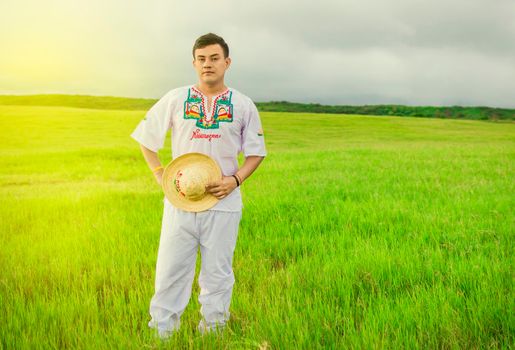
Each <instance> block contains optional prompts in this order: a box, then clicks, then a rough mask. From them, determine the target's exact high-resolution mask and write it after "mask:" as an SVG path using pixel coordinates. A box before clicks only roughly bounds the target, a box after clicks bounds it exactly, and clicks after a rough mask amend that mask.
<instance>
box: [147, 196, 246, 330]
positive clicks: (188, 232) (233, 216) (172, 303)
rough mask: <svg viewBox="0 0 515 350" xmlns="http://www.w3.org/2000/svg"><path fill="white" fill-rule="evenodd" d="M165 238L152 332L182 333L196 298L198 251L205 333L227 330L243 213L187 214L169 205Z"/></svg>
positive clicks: (159, 256)
mask: <svg viewBox="0 0 515 350" xmlns="http://www.w3.org/2000/svg"><path fill="white" fill-rule="evenodd" d="M164 203H165V204H164V211H163V222H162V227H161V238H160V242H159V250H158V254H157V264H156V279H155V293H154V295H153V297H152V300H151V301H150V315H151V317H152V319H151V320H150V321H149V323H148V326H149V327H150V328H154V329H156V330H157V331H159V335H169V334H170V333H172V332H173V331H175V330H178V329H179V327H180V318H181V315H182V313H183V312H184V309H185V308H186V306H187V305H188V302H189V300H190V297H191V287H192V283H193V279H194V277H195V265H196V260H197V252H198V247H199V245H200V252H201V263H202V264H201V271H200V275H199V278H198V283H199V286H200V289H201V290H200V295H199V297H198V300H199V302H200V304H201V308H200V313H201V315H202V319H201V320H200V322H199V325H198V329H199V331H201V332H202V333H204V332H205V331H212V330H215V329H217V328H218V329H219V328H223V327H224V326H225V324H226V322H227V321H228V320H229V317H230V312H229V306H230V303H231V296H232V289H233V285H234V281H235V279H234V273H233V271H232V258H233V254H234V248H235V246H236V239H237V236H238V227H239V223H240V220H241V214H242V213H241V211H239V212H223V211H214V210H213V211H211V210H208V211H203V212H199V213H191V212H186V211H183V210H181V209H178V208H176V207H174V206H173V205H171V204H170V202H169V201H168V200H167V199H166V198H165V199H164Z"/></svg>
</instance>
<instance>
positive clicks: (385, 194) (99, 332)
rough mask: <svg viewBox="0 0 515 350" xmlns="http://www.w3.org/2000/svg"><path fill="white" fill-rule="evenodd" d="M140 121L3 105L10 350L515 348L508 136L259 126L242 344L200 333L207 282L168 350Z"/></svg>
mask: <svg viewBox="0 0 515 350" xmlns="http://www.w3.org/2000/svg"><path fill="white" fill-rule="evenodd" d="M143 116H144V111H137V110H99V109H79V108H70V107H56V106H54V107H49V106H47V107H41V106H0V137H1V140H2V147H1V151H0V155H1V157H0V192H1V194H0V199H1V202H0V247H1V249H0V266H1V267H2V268H1V269H0V305H1V308H2V310H1V311H2V312H0V348H5V349H12V348H31V349H37V348H90V349H96V348H106V349H107V348H120V349H128V348H131V349H141V348H174V349H177V348H207V349H209V348H212V349H220V348H228V349H257V348H271V349H294V348H301V349H318V348H321V349H322V348H323V349H326V348H365V349H378V348H391V349H397V348H409V349H411V348H429V349H435V348H441V349H455V348H463V349H479V348H510V347H513V345H514V334H515V320H514V316H513V315H514V310H515V302H514V300H515V293H514V291H513V281H514V272H513V266H514V254H513V253H514V251H513V250H514V249H513V242H514V238H515V237H514V227H515V222H514V221H515V220H514V219H515V215H514V211H513V208H514V207H515V200H514V198H515V196H514V184H515V181H514V180H515V178H514V174H515V162H514V161H515V125H514V124H513V123H502V124H501V123H491V122H480V121H470V120H443V119H420V118H410V117H376V116H356V115H353V116H349V115H324V114H317V115H314V114H291V113H271V112H263V113H262V121H263V125H264V130H265V139H266V142H267V148H268V152H269V156H268V157H267V158H266V159H265V161H264V162H263V163H262V165H261V167H260V168H259V169H258V170H257V172H256V173H255V174H254V175H253V176H252V177H251V178H250V179H248V180H247V181H246V182H245V184H244V185H243V188H242V192H243V196H244V205H245V208H244V213H243V219H242V222H241V226H240V232H239V238H238V243H237V247H236V252H235V257H234V264H233V267H234V271H235V276H236V284H235V287H234V292H233V299H232V304H231V321H230V323H229V328H228V329H227V330H226V331H225V333H224V335H223V336H220V337H215V336H208V337H204V338H202V337H201V336H200V335H199V334H198V333H197V332H196V329H195V327H196V325H197V323H198V320H199V317H200V314H199V303H198V301H197V297H198V293H199V289H198V285H197V282H195V283H194V289H193V295H192V299H191V301H190V304H189V305H188V307H187V309H186V311H185V313H184V314H183V316H182V319H181V330H180V332H179V333H178V334H176V335H175V336H174V337H173V338H172V339H171V341H170V342H169V343H160V342H159V341H157V340H155V339H154V338H153V334H152V332H151V331H150V330H149V329H148V328H147V322H148V320H149V315H148V306H149V302H150V298H151V297H152V294H153V285H154V280H153V278H154V271H155V270H154V269H155V261H156V257H157V248H158V244H159V234H160V226H161V216H162V210H163V194H162V192H161V189H160V188H159V186H158V185H157V184H156V183H155V180H154V179H153V176H152V175H151V173H150V171H149V169H148V167H147V166H146V164H145V162H144V160H143V157H142V155H141V153H140V151H139V148H138V145H137V144H136V142H135V141H134V140H132V139H131V138H130V137H129V134H130V133H131V132H132V130H133V129H134V128H135V126H136V124H137V123H138V122H139V120H140V119H141V118H143ZM169 147H170V139H169V138H168V139H167V142H166V147H165V149H163V150H161V151H160V158H161V160H162V162H163V163H165V164H166V163H168V162H169V161H170V158H171V154H170V149H169ZM240 160H241V159H240ZM199 263H200V260H197V276H198V272H199V271H198V269H199ZM197 276H196V277H195V278H197Z"/></svg>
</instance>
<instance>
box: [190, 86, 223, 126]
mask: <svg viewBox="0 0 515 350" xmlns="http://www.w3.org/2000/svg"><path fill="white" fill-rule="evenodd" d="M191 90H192V89H188V98H187V99H186V101H184V119H196V120H197V122H196V123H195V125H196V126H197V127H199V128H202V129H218V128H219V127H220V123H221V122H228V123H232V120H233V115H232V110H233V105H232V103H231V99H232V91H230V92H229V93H225V94H222V95H219V96H218V97H217V98H216V99H215V101H214V103H213V111H212V112H214V114H213V116H212V117H211V116H209V115H207V110H206V108H205V101H204V99H203V97H202V95H201V94H199V93H197V92H194V93H193V94H192V93H191Z"/></svg>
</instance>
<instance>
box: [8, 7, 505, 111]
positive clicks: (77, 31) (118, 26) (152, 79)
mask: <svg viewBox="0 0 515 350" xmlns="http://www.w3.org/2000/svg"><path fill="white" fill-rule="evenodd" d="M52 4H53V6H50V9H51V10H50V11H51V15H50V17H49V18H50V19H51V20H52V21H54V22H57V23H60V24H61V27H64V28H67V30H68V32H69V34H70V39H69V40H68V41H66V43H67V45H68V49H69V50H68V54H69V55H71V57H76V60H79V61H81V63H82V70H81V71H82V73H80V72H75V71H73V69H70V73H69V75H70V81H74V82H75V83H74V84H72V83H71V82H70V81H62V82H55V83H54V84H52V85H51V88H52V89H54V90H56V91H57V90H59V91H63V92H73V93H95V94H109V95H123V96H142V97H160V96H162V95H163V94H164V93H165V92H166V91H167V90H169V89H171V88H173V87H175V86H179V85H185V84H189V83H191V82H193V81H195V80H196V76H195V74H194V71H193V69H192V68H191V59H192V57H191V47H192V45H193V42H194V40H195V38H196V37H198V36H199V35H202V34H204V33H206V32H215V33H218V34H219V35H222V36H223V37H224V38H225V39H226V41H227V42H228V43H229V45H230V48H231V56H232V59H233V64H232V66H231V68H230V70H229V71H228V73H227V79H226V80H227V84H228V85H230V86H233V87H235V88H237V89H239V90H241V91H242V92H244V93H246V94H248V95H249V96H250V97H252V98H253V99H254V100H257V101H267V100H291V101H299V102H300V101H302V102H320V103H328V104H338V103H345V104H377V103H403V104H412V105H415V104H416V105H452V104H462V105H489V106H500V107H515V93H513V91H515V1H513V0H469V1H465V0H453V1H444V0H434V1H431V2H429V1H422V0H395V1H379V0H361V1H357V0H339V1H337V0H334V1H329V0H324V1H318V2H306V3H302V2H299V1H292V0H286V1H268V0H266V1H260V2H245V3H242V2H237V1H236V0H221V1H218V2H216V3H213V2H209V1H206V0H199V1H196V2H179V1H177V2H170V1H164V0H162V1H149V2H143V1H129V2H127V1H120V0H117V1H109V2H104V3H102V2H100V0H96V1H93V0H92V1H90V2H88V3H79V2H67V1H64V0H60V1H54V2H53V3H52ZM11 5H12V6H11V7H10V8H9V9H10V10H11V11H12V10H13V8H14V9H16V6H18V7H19V6H21V5H17V3H15V2H12V3H11ZM4 6H6V5H5V3H4ZM4 9H5V8H4ZM18 10H20V9H19V8H18ZM15 12H16V11H14V12H13V11H12V13H15ZM18 12H20V11H18ZM4 13H5V11H4ZM20 13H21V12H20ZM17 16H18V17H17ZM17 16H16V15H15V16H9V18H2V15H0V20H3V23H4V25H3V28H2V31H3V32H4V35H8V34H5V33H6V32H7V33H8V32H9V30H13V29H12V28H14V27H13V26H12V25H11V24H12V23H14V21H15V20H18V22H17V23H20V18H21V19H24V20H26V21H27V22H26V23H29V20H30V18H27V16H28V15H26V14H25V15H21V14H19V15H17ZM29 17H30V16H29ZM9 21H11V23H10V22H9ZM0 22H2V21H0ZM22 22H23V21H22ZM6 23H7V24H6ZM92 24H93V25H92ZM24 28H25V29H24V30H25V31H29V32H31V31H33V32H35V33H37V30H38V29H37V28H31V26H30V23H29V25H28V26H27V25H25V26H24ZM39 31H40V32H41V31H42V33H41V35H45V36H46V38H47V40H50V41H51V40H53V39H52V32H45V30H44V29H43V30H41V28H39ZM73 39H75V41H74V40H73ZM1 40H2V35H1V34H0V41H1ZM62 40H64V39H62ZM81 43H83V44H82V45H81ZM11 52H12V53H13V54H15V53H16V52H15V51H13V50H11ZM0 60H1V59H0ZM0 63H1V62H0ZM88 64H89V66H88ZM88 67H89V68H88ZM84 72H87V73H88V74H85V73H84ZM2 73H4V74H3V76H4V77H6V76H8V74H6V72H2V70H1V68H0V83H2V85H3V86H5V88H3V89H4V90H5V91H9V89H10V90H13V91H14V90H15V89H14V86H17V87H18V90H16V91H18V92H20V91H28V90H30V84H29V83H26V84H21V83H19V82H17V83H16V82H15V79H14V78H12V79H5V78H4V81H2ZM77 81H80V83H78V82H77ZM113 82H116V84H114V85H113ZM15 83H16V84H15ZM44 87H45V86H44V84H40V85H38V88H39V89H40V90H43V89H44Z"/></svg>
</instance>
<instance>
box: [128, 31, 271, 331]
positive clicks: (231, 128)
mask: <svg viewBox="0 0 515 350" xmlns="http://www.w3.org/2000/svg"><path fill="white" fill-rule="evenodd" d="M230 64H231V59H230V58H229V47H228V45H227V43H226V42H225V41H224V39H223V38H221V37H219V36H217V35H215V34H213V33H209V34H206V35H203V36H201V37H199V38H198V39H197V40H196V41H195V44H194V46H193V67H194V68H195V70H196V72H197V75H198V83H197V84H195V85H188V86H184V87H180V88H176V89H173V90H170V91H169V92H168V93H166V94H165V95H164V96H163V97H162V98H161V99H160V100H159V101H158V102H157V103H156V104H155V105H154V106H152V108H151V109H150V110H149V111H148V112H147V114H146V116H145V118H144V119H143V120H142V121H141V122H140V123H139V124H138V126H137V127H136V129H135V130H134V132H133V133H132V134H131V137H132V138H134V139H135V140H136V141H138V142H139V143H140V148H141V151H142V153H143V156H144V158H145V160H146V162H147V164H148V166H149V168H150V169H151V170H152V171H153V173H154V176H155V178H156V181H157V182H158V183H159V184H160V185H161V182H162V174H163V167H162V166H161V163H160V161H159V158H158V156H157V152H158V151H159V150H160V149H162V148H163V146H164V141H165V138H166V134H167V131H168V130H169V129H171V133H172V157H173V159H175V158H177V157H179V156H181V155H183V154H185V153H191V152H198V153H203V154H206V155H208V156H210V157H211V158H213V159H214V160H215V161H216V162H217V163H218V164H219V165H220V168H221V169H222V173H223V178H222V179H221V180H220V181H218V182H215V183H211V184H208V185H207V186H206V191H207V192H209V193H211V194H212V195H214V196H215V197H217V198H218V199H219V201H218V203H217V204H216V205H215V206H214V207H212V208H211V209H209V210H206V211H202V212H198V213H194V212H186V211H183V210H181V209H179V208H176V207H174V206H173V205H172V204H171V203H170V202H169V201H168V199H167V198H166V197H165V198H164V212H163V222H162V226H161V238H160V243H159V251H158V256H157V264H156V280H155V293H154V296H153V297H152V300H151V302H150V315H151V316H152V319H151V320H150V321H149V323H148V326H149V327H151V328H154V329H156V330H157V331H158V335H159V336H160V337H163V338H166V337H168V336H169V335H170V334H172V333H173V331H175V330H177V329H179V326H180V317H181V314H182V313H183V311H184V309H185V308H186V306H187V304H188V302H189V299H190V296H191V287H192V282H193V278H194V275H195V262H196V257H197V251H198V247H199V246H200V250H201V259H202V264H201V271H200V275H199V279H198V282H199V286H200V288H201V291H200V295H199V302H200V304H201V309H200V313H201V315H202V318H201V320H200V322H199V325H198V330H199V331H200V332H201V333H202V334H204V333H205V332H210V331H214V330H217V329H223V328H224V326H225V325H226V322H227V321H228V320H229V317H230V312H229V305H230V302H231V296H232V288H233V284H234V281H235V278H234V273H233V271H232V258H233V253H234V248H235V245H236V238H237V235H238V227H239V223H240V219H241V215H242V200H241V193H240V189H239V186H240V185H241V184H242V183H244V182H245V180H246V179H247V178H248V177H249V176H250V175H251V174H252V173H253V172H254V170H256V168H257V167H258V166H259V164H260V163H261V161H262V160H263V158H264V157H265V156H266V149H265V143H264V139H263V131H262V128H261V121H260V118H259V114H258V111H257V108H256V106H255V104H254V103H253V102H252V100H251V99H250V98H249V97H247V96H245V95H243V94H242V93H241V92H239V91H237V90H235V89H232V88H229V87H227V86H226V85H225V83H224V76H225V72H226V70H227V69H228V68H229V66H230ZM240 152H243V153H244V156H245V161H244V163H243V165H242V166H241V167H240V168H238V161H237V156H238V154H239V153H240Z"/></svg>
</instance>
